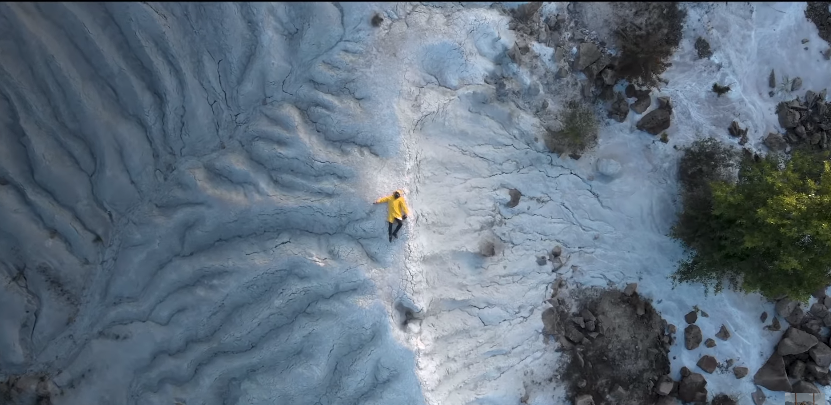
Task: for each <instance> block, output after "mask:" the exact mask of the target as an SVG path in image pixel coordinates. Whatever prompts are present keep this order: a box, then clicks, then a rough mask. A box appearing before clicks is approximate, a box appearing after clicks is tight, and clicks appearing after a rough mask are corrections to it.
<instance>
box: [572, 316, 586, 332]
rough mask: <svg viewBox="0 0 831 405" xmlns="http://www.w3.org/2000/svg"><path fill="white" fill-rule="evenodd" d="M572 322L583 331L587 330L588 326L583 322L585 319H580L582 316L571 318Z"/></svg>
mask: <svg viewBox="0 0 831 405" xmlns="http://www.w3.org/2000/svg"><path fill="white" fill-rule="evenodd" d="M571 321H572V322H574V323H575V324H576V325H577V326H579V327H581V328H583V329H585V328H586V324H585V322H583V318H582V317H580V316H575V317H573V318H571Z"/></svg>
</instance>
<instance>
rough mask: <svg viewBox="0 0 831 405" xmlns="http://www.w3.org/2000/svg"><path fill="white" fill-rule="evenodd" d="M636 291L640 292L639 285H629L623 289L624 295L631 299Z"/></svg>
mask: <svg viewBox="0 0 831 405" xmlns="http://www.w3.org/2000/svg"><path fill="white" fill-rule="evenodd" d="M636 291H638V283H629V284H627V285H626V288H624V289H623V295H625V296H627V297H631V296H632V294H634V293H635V292H636Z"/></svg>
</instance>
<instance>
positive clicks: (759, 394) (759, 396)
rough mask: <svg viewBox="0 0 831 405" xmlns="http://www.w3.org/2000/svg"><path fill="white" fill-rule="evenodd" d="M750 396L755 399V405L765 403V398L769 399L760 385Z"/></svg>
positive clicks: (763, 404)
mask: <svg viewBox="0 0 831 405" xmlns="http://www.w3.org/2000/svg"><path fill="white" fill-rule="evenodd" d="M750 398H752V399H753V403H754V404H755V405H765V400H766V399H767V397H766V396H765V392H764V391H762V389H761V388H759V387H756V391H755V392H753V393H752V394H750Z"/></svg>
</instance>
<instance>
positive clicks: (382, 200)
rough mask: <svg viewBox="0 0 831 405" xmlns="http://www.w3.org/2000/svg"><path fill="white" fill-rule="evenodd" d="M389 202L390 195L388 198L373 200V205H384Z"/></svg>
mask: <svg viewBox="0 0 831 405" xmlns="http://www.w3.org/2000/svg"><path fill="white" fill-rule="evenodd" d="M389 200H392V196H391V195H388V196H386V197H381V198H379V199H377V200H375V204H380V203H385V202H387V201H389Z"/></svg>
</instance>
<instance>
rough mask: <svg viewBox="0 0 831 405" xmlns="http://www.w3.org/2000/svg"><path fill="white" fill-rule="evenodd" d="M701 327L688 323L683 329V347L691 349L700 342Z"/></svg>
mask: <svg viewBox="0 0 831 405" xmlns="http://www.w3.org/2000/svg"><path fill="white" fill-rule="evenodd" d="M701 339H702V336H701V328H699V327H698V325H688V326H687V327H686V328H685V329H684V347H686V348H687V350H693V349H695V348H696V347H698V345H700V344H701Z"/></svg>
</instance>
